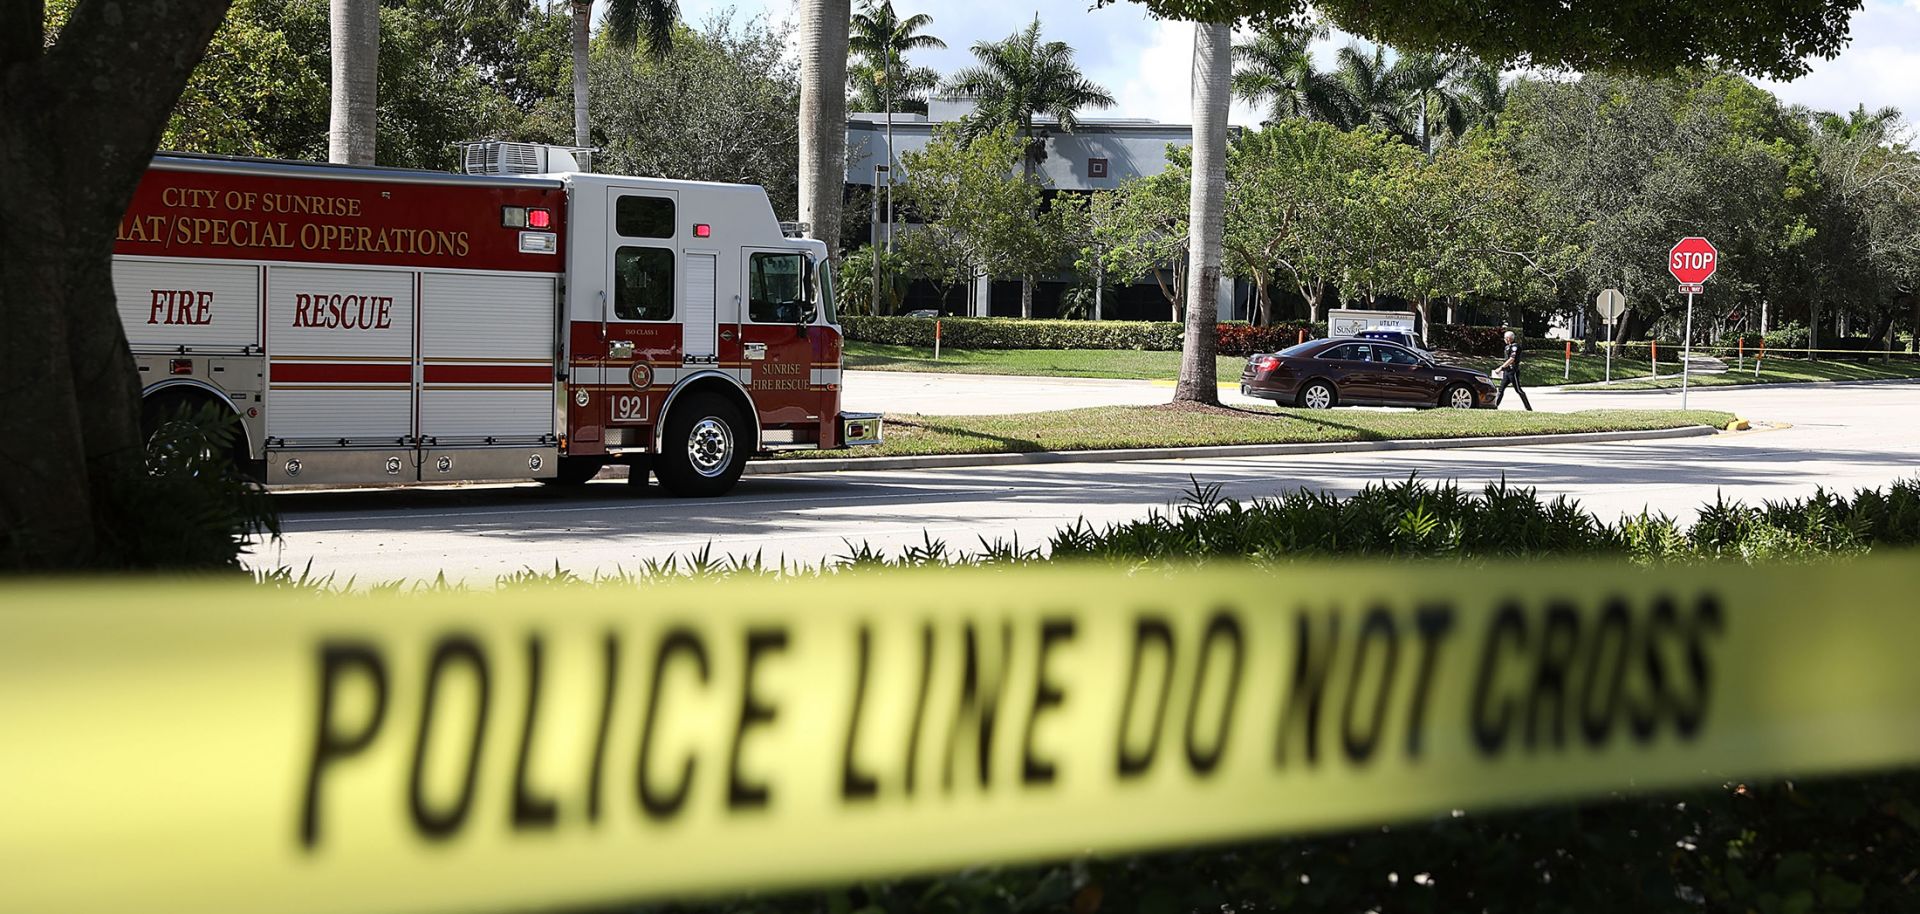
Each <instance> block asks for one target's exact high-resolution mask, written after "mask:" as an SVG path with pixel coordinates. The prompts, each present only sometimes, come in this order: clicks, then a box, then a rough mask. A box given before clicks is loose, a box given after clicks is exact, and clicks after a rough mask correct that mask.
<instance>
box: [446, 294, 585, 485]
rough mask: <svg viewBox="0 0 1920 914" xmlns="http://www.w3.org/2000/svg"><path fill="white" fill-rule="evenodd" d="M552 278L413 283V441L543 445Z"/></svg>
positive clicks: (554, 303)
mask: <svg viewBox="0 0 1920 914" xmlns="http://www.w3.org/2000/svg"><path fill="white" fill-rule="evenodd" d="M558 285H559V281H558V280H557V279H556V278H555V277H552V276H527V275H488V274H485V273H428V274H424V275H422V276H421V277H420V361H421V384H420V435H421V437H423V438H425V439H426V440H427V442H428V443H429V444H430V445H438V446H440V447H447V446H451V445H466V446H476V445H477V446H487V445H525V444H539V443H544V442H546V441H547V440H548V439H549V438H551V437H552V436H553V435H555V434H556V432H555V430H554V427H553V424H554V418H553V417H554V403H553V397H554V389H555V383H554V381H555V369H554V359H555V358H556V351H557V349H558V346H557V345H556V341H555V339H554V327H555V326H556V320H555V309H556V308H558V307H559V297H558V296H559V288H558Z"/></svg>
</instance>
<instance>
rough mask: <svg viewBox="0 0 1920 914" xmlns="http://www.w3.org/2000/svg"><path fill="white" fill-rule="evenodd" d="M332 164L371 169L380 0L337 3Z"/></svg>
mask: <svg viewBox="0 0 1920 914" xmlns="http://www.w3.org/2000/svg"><path fill="white" fill-rule="evenodd" d="M328 19H329V25H330V27H331V29H332V33H333V45H332V50H331V53H330V55H329V56H330V57H331V66H332V70H333V103H332V108H331V111H330V112H329V114H328V123H327V160H328V161H330V162H340V163H344V164H347V165H372V164H373V147H374V133H375V127H376V124H377V122H378V118H377V112H378V110H379V101H380V98H379V95H380V80H379V74H380V0H333V3H332V7H331V8H330V10H329V17H328Z"/></svg>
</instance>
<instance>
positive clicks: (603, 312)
mask: <svg viewBox="0 0 1920 914" xmlns="http://www.w3.org/2000/svg"><path fill="white" fill-rule="evenodd" d="M600 338H601V339H603V340H604V339H606V338H607V290H605V289H601V290H600Z"/></svg>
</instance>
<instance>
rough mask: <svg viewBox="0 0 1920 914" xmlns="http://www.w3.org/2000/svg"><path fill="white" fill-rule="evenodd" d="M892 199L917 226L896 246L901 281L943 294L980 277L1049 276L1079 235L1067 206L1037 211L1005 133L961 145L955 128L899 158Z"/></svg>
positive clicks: (1034, 186) (961, 133) (1039, 197)
mask: <svg viewBox="0 0 1920 914" xmlns="http://www.w3.org/2000/svg"><path fill="white" fill-rule="evenodd" d="M901 160H902V162H903V163H904V164H905V168H906V182H905V183H904V184H903V185H901V187H900V189H899V191H898V195H899V197H900V199H901V200H902V202H903V203H904V204H905V205H907V206H909V207H911V208H912V209H913V211H914V212H915V213H917V214H918V215H919V217H920V218H921V219H922V220H924V222H923V223H922V224H918V225H913V226H911V228H910V229H907V230H903V231H902V232H901V233H900V235H899V236H898V238H897V240H896V244H897V245H898V253H899V255H900V257H901V264H900V266H901V269H902V272H903V273H904V275H907V276H911V277H913V278H916V279H925V280H927V281H929V282H931V283H933V284H934V285H935V286H939V287H942V288H948V287H951V286H954V285H957V284H960V283H964V282H968V281H970V280H971V279H972V278H973V277H974V276H977V275H986V276H991V277H994V278H996V279H1021V278H1028V277H1032V276H1036V275H1041V274H1048V273H1052V272H1054V271H1055V270H1056V269H1058V267H1059V266H1060V264H1061V262H1062V261H1063V260H1064V259H1065V258H1066V257H1067V256H1068V253H1069V252H1068V249H1067V241H1066V239H1069V238H1072V237H1075V236H1077V235H1079V234H1081V232H1082V230H1081V229H1080V228H1078V226H1077V224H1076V222H1075V220H1077V219H1078V218H1079V211H1078V209H1077V208H1076V207H1074V206H1072V205H1070V204H1069V205H1064V206H1056V207H1053V208H1051V209H1043V207H1042V201H1043V194H1042V193H1041V190H1042V188H1041V186H1040V184H1039V183H1038V182H1036V181H1033V180H1029V179H1027V178H1024V177H1021V176H1019V175H1018V174H1016V169H1017V168H1018V166H1019V163H1020V160H1021V152H1020V144H1019V142H1018V141H1017V140H1016V139H1015V137H1014V132H1013V128H1012V127H1001V128H999V129H995V130H990V131H986V132H984V133H980V134H978V135H976V136H973V137H971V138H968V136H967V133H966V131H965V130H964V129H963V128H962V127H960V126H953V125H949V126H945V127H942V128H940V129H939V131H938V132H937V133H936V135H935V137H934V140H933V142H932V143H929V144H928V145H927V147H926V149H924V150H921V151H918V152H907V153H904V154H903V155H902V156H901Z"/></svg>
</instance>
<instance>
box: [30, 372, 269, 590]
mask: <svg viewBox="0 0 1920 914" xmlns="http://www.w3.org/2000/svg"><path fill="white" fill-rule="evenodd" d="M240 434H241V431H240V420H239V418H238V417H237V416H235V415H234V414H233V413H232V411H230V410H227V409H225V408H224V407H221V406H219V405H218V404H206V405H204V406H202V407H200V408H199V409H197V410H193V411H190V412H184V413H180V414H178V415H176V416H174V417H173V418H171V419H170V420H168V421H165V422H162V423H161V424H160V425H159V426H158V428H157V429H156V430H155V431H154V433H153V436H152V437H151V438H150V439H149V440H148V443H147V462H146V468H145V472H143V473H140V474H138V475H134V476H130V477H126V478H120V479H114V480H112V481H111V483H110V484H109V486H108V487H107V491H106V494H105V497H104V498H103V499H102V508H101V510H102V511H104V512H106V513H108V514H110V515H111V516H109V517H106V518H104V519H103V522H102V523H101V524H99V525H98V529H99V530H100V535H101V540H100V542H99V543H98V544H97V546H96V549H97V550H98V554H97V555H96V556H95V557H94V558H93V559H92V560H91V561H88V562H82V563H74V562H71V561H68V562H65V563H64V564H67V565H69V566H72V565H74V564H81V565H91V566H94V567H102V568H112V569H125V570H159V569H164V570H167V571H213V570H218V571H236V572H237V571H239V570H241V559H242V557H243V556H245V555H246V554H247V551H248V549H249V547H250V546H251V545H252V544H253V543H255V542H257V541H258V540H260V539H262V538H263V537H266V538H278V537H279V535H280V521H279V516H278V514H277V512H276V511H275V510H274V507H273V503H272V501H271V500H270V496H268V495H267V493H266V491H265V490H263V489H261V488H260V487H259V486H257V485H255V484H254V483H253V482H251V481H249V480H247V479H245V478H243V477H242V476H241V475H240V473H239V469H238V467H237V466H236V463H235V461H234V459H233V455H234V452H235V450H236V446H237V443H238V441H239V440H241V439H240ZM31 546H32V544H30V543H16V544H11V545H9V544H8V543H6V542H5V541H4V539H3V538H0V568H6V567H20V566H23V565H25V566H29V567H31V566H32V565H36V564H40V563H38V562H35V561H33V560H32V557H31V555H30V552H31ZM10 550H17V551H15V553H14V554H13V555H9V552H10Z"/></svg>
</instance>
